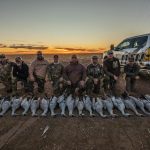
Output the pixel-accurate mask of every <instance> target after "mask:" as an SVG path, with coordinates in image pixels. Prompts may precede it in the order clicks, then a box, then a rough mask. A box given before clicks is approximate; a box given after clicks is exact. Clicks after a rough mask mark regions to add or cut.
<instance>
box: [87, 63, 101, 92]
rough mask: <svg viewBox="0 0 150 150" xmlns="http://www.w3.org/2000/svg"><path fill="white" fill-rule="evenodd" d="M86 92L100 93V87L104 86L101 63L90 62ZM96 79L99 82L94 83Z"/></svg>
mask: <svg viewBox="0 0 150 150" xmlns="http://www.w3.org/2000/svg"><path fill="white" fill-rule="evenodd" d="M87 77H88V80H87V82H86V92H87V94H92V92H93V93H95V94H99V92H100V89H102V88H103V77H104V72H103V68H102V66H101V65H100V64H90V65H88V66H87ZM94 79H97V81H98V82H97V84H94Z"/></svg>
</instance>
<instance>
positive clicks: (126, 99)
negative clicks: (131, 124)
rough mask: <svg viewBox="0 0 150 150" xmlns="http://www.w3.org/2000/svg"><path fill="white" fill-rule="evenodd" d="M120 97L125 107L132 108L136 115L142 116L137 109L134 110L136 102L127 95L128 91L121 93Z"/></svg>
mask: <svg viewBox="0 0 150 150" xmlns="http://www.w3.org/2000/svg"><path fill="white" fill-rule="evenodd" d="M122 98H123V102H124V104H125V107H126V108H127V109H130V110H132V111H133V112H134V113H135V114H136V116H142V114H140V113H139V112H138V111H137V110H136V104H135V102H134V101H133V100H132V99H131V98H130V97H129V96H128V93H126V92H124V93H123V94H122Z"/></svg>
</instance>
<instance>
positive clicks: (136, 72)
mask: <svg viewBox="0 0 150 150" xmlns="http://www.w3.org/2000/svg"><path fill="white" fill-rule="evenodd" d="M139 71H140V66H139V65H138V64H136V69H135V76H137V75H138V74H139Z"/></svg>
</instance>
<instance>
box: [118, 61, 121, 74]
mask: <svg viewBox="0 0 150 150" xmlns="http://www.w3.org/2000/svg"><path fill="white" fill-rule="evenodd" d="M117 61H118V75H120V68H121V67H120V61H119V59H118V60H117Z"/></svg>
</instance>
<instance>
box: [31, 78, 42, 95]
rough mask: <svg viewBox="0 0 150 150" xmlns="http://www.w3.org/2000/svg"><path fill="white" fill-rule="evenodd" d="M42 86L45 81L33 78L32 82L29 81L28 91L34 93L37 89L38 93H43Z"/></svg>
mask: <svg viewBox="0 0 150 150" xmlns="http://www.w3.org/2000/svg"><path fill="white" fill-rule="evenodd" d="M44 85H45V79H41V78H38V77H35V81H34V82H33V81H29V83H28V91H29V92H32V93H33V92H35V90H37V89H38V92H40V93H42V92H44Z"/></svg>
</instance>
